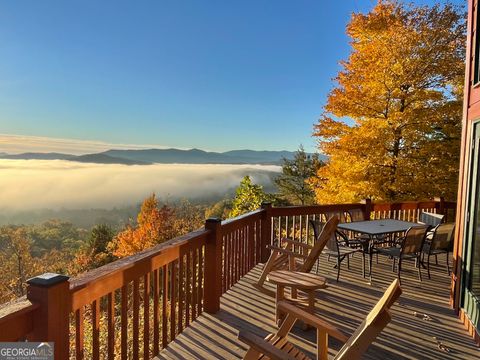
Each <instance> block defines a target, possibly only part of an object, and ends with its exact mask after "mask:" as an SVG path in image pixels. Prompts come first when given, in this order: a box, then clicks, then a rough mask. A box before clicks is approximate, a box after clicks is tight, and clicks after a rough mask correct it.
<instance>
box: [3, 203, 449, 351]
mask: <svg viewBox="0 0 480 360" xmlns="http://www.w3.org/2000/svg"><path fill="white" fill-rule="evenodd" d="M421 211H432V212H437V213H444V214H446V220H447V221H454V219H455V214H454V211H455V203H451V202H445V201H443V199H440V198H438V199H435V200H433V201H427V202H403V203H389V204H373V203H372V202H370V201H369V200H366V201H364V202H362V203H358V204H340V205H315V206H290V207H272V206H271V205H269V204H265V205H264V206H263V207H262V209H259V210H257V211H253V212H250V213H248V214H245V215H242V216H239V217H236V218H234V219H229V220H225V221H220V220H218V219H209V220H207V221H206V223H205V227H204V229H201V230H198V231H195V232H191V233H189V234H186V235H184V236H181V237H178V238H176V239H173V240H170V241H168V242H165V243H163V244H160V245H157V246H156V247H153V248H151V249H148V250H145V251H142V252H140V253H137V254H135V255H132V256H129V257H126V258H123V259H120V260H117V261H115V262H112V263H110V264H107V265H105V266H102V267H100V268H98V269H95V270H92V271H90V272H87V273H85V274H83V275H81V276H79V277H76V278H72V279H69V278H68V277H67V276H64V275H58V274H44V275H42V276H39V277H36V278H33V279H30V280H29V281H28V288H27V296H26V298H23V299H19V300H18V301H16V302H14V303H10V304H7V305H6V306H3V307H2V308H0V341H18V340H30V341H53V342H55V359H67V358H76V359H90V358H91V359H99V358H100V357H102V358H108V359H113V358H116V357H121V358H122V359H130V358H134V359H137V358H140V357H142V358H151V357H153V356H155V355H157V354H158V353H159V351H160V350H161V349H162V348H164V347H165V346H167V345H168V343H169V342H171V341H172V340H174V339H175V337H176V336H177V335H178V334H179V333H181V332H182V331H183V330H184V329H185V328H186V327H188V326H189V325H190V323H191V322H192V321H194V320H195V319H196V318H197V317H198V316H199V315H200V314H201V313H202V312H203V311H206V312H209V313H215V312H217V311H218V310H219V309H220V297H221V295H222V294H223V293H225V292H226V291H228V290H229V289H230V287H231V286H232V285H234V284H235V283H236V282H237V281H239V279H240V278H241V277H242V276H244V275H245V274H246V273H247V272H248V271H250V270H251V269H252V268H253V267H254V266H255V265H256V264H258V263H259V262H264V261H265V260H266V259H267V258H268V256H269V250H268V247H267V245H268V244H271V243H272V242H274V240H275V239H276V238H279V237H282V236H290V237H292V238H295V239H297V240H300V241H305V242H308V241H312V236H313V235H312V234H313V232H312V229H311V227H310V224H309V220H317V219H324V218H325V217H328V216H329V215H330V214H332V213H334V214H335V213H336V214H338V215H339V216H340V217H342V219H343V221H357V220H363V219H374V218H375V219H377V218H396V219H402V220H410V221H417V220H418V216H419V214H420V212H421Z"/></svg>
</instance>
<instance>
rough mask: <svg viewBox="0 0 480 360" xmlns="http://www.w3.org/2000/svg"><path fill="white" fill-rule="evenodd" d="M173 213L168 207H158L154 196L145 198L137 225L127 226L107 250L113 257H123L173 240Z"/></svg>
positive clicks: (174, 233) (174, 232)
mask: <svg viewBox="0 0 480 360" xmlns="http://www.w3.org/2000/svg"><path fill="white" fill-rule="evenodd" d="M175 235H176V231H175V213H174V210H173V209H171V208H170V207H168V206H166V205H164V206H162V207H159V205H158V201H157V199H156V197H155V194H152V195H151V196H150V197H148V198H146V199H145V200H144V201H143V203H142V207H141V209H140V212H139V214H138V216H137V225H136V226H132V225H128V226H127V227H126V228H125V230H123V231H121V232H120V233H119V234H118V235H117V236H115V237H114V239H113V240H112V242H111V243H110V245H109V249H110V251H111V252H112V254H113V255H114V256H117V257H124V256H128V255H132V254H135V253H137V252H139V251H141V250H144V249H148V248H150V247H152V246H154V245H156V244H159V243H161V242H163V241H166V240H169V239H172V238H174V237H175Z"/></svg>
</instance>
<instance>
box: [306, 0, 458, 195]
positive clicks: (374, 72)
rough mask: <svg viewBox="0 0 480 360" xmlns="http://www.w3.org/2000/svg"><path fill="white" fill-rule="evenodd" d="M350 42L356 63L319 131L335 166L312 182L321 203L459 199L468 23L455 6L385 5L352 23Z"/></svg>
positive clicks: (346, 67) (341, 77) (351, 62)
mask: <svg viewBox="0 0 480 360" xmlns="http://www.w3.org/2000/svg"><path fill="white" fill-rule="evenodd" d="M347 34H348V36H349V37H350V38H351V42H350V45H351V47H352V51H351V54H350V56H349V58H348V60H346V61H344V62H342V63H341V65H342V67H343V69H342V70H341V71H340V72H339V74H338V76H337V78H336V86H335V88H334V89H333V90H332V91H331V92H330V93H329V95H328V99H327V103H326V106H325V112H324V114H323V116H322V117H321V119H320V120H319V121H318V123H317V124H316V125H315V127H314V136H315V137H317V138H318V145H319V148H320V150H321V151H322V152H323V153H324V154H325V155H327V156H328V157H329V161H328V163H327V164H326V166H324V167H322V168H320V169H319V170H318V173H317V176H316V177H314V178H312V179H311V180H310V183H311V184H312V185H313V186H314V188H315V193H316V201H317V202H319V203H340V202H353V201H358V200H360V199H362V198H366V197H371V198H373V199H375V200H380V201H381V200H385V201H395V200H404V199H410V200H412V199H425V198H432V197H433V196H445V197H446V198H450V199H454V198H455V195H456V186H457V176H458V162H459V146H460V130H461V117H462V87H463V76H464V61H465V59H464V53H465V21H464V14H463V13H462V11H461V10H460V9H458V8H455V7H454V6H452V5H451V4H446V5H438V4H437V5H433V6H414V5H412V4H403V3H401V2H397V1H378V3H377V5H376V6H375V7H374V8H373V10H372V11H371V12H370V13H367V14H361V13H356V14H353V15H352V18H351V21H350V23H349V25H348V26H347ZM346 119H349V121H348V123H349V125H347V123H346V122H345V121H344V120H346Z"/></svg>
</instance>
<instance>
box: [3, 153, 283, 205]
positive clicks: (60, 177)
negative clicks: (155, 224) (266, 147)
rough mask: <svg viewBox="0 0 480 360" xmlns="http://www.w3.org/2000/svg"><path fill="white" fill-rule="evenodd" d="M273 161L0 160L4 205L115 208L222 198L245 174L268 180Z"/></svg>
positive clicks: (273, 169)
mask: <svg viewBox="0 0 480 360" xmlns="http://www.w3.org/2000/svg"><path fill="white" fill-rule="evenodd" d="M280 170H281V168H280V167H279V166H273V165H268V166H265V165H196V164H195V165H185V164H155V165H134V166H127V165H110V164H109V165H103V164H84V163H76V162H71V161H63V160H53V161H51V160H49V161H45V160H0V211H4V212H7V211H8V212H10V211H26V210H35V209H45V208H49V209H60V208H67V209H87V208H112V207H115V206H127V205H132V204H138V203H139V202H141V200H142V199H144V198H145V197H146V196H148V195H149V194H151V193H152V192H155V193H156V194H157V195H158V197H159V198H161V199H177V198H187V199H198V198H201V199H205V198H208V197H215V198H223V197H224V196H225V195H226V194H228V193H229V192H231V191H232V190H233V189H234V188H235V187H236V186H238V184H239V182H240V180H241V179H242V177H243V176H245V175H250V176H251V177H252V180H253V181H254V182H255V183H258V184H262V185H266V186H269V185H271V179H272V175H273V174H275V173H276V172H279V171H280Z"/></svg>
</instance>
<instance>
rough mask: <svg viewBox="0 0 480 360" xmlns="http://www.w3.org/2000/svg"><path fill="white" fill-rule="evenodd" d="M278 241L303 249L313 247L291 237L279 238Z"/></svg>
mask: <svg viewBox="0 0 480 360" xmlns="http://www.w3.org/2000/svg"><path fill="white" fill-rule="evenodd" d="M280 242H286V243H288V244H291V245H294V246H300V247H302V248H304V249H307V250H311V249H313V246H312V245H308V244H305V243H302V242H300V241H297V240H292V239H288V238H283V239H280Z"/></svg>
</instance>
